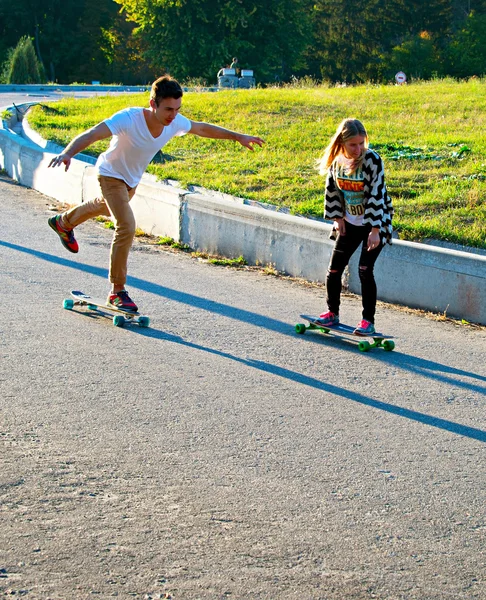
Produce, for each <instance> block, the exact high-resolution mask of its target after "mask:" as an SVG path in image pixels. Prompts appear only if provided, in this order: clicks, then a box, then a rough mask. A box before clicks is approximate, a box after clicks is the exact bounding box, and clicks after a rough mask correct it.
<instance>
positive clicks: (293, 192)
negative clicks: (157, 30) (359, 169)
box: [29, 79, 486, 248]
mask: <svg viewBox="0 0 486 600" xmlns="http://www.w3.org/2000/svg"><path fill="white" fill-rule="evenodd" d="M485 92H486V80H481V79H474V80H471V81H468V82H463V83H457V82H454V81H449V80H443V81H431V82H425V83H416V84H411V85H406V86H371V85H370V86H356V87H348V88H331V87H324V86H322V87H309V88H301V87H294V88H292V87H288V88H269V89H255V90H228V91H222V92H218V93H214V92H213V93H212V92H207V93H193V94H186V95H185V96H184V99H183V110H182V111H181V112H182V113H183V114H184V115H186V116H187V117H189V118H190V119H193V120H200V121H208V122H211V123H216V124H219V125H222V126H223V127H227V128H229V129H233V130H237V131H243V132H245V133H252V134H255V135H259V136H260V137H262V138H264V139H265V141H266V144H265V146H264V148H261V149H260V148H258V147H257V148H256V150H255V151H254V152H249V151H248V150H246V149H245V148H243V147H242V146H240V145H239V144H237V143H233V142H227V141H226V142H225V141H219V140H208V139H202V138H198V137H196V136H192V135H188V136H184V137H182V138H176V139H174V140H172V141H171V142H170V143H169V144H168V145H167V146H166V147H165V148H164V149H163V154H161V155H159V156H158V157H157V158H156V160H155V161H154V162H153V163H152V164H151V165H150V166H149V168H148V171H149V172H151V173H154V174H155V175H157V176H158V177H159V178H160V179H174V180H177V181H179V182H180V183H181V185H183V186H189V185H191V184H193V185H199V186H204V187H206V188H208V189H213V190H218V191H221V192H224V193H227V194H232V195H235V196H239V197H243V198H248V199H252V200H257V201H260V202H268V203H271V204H275V205H279V206H286V207H288V208H289V209H290V210H291V212H293V213H298V214H304V215H308V216H312V217H322V214H323V189H324V180H323V178H322V177H321V176H320V175H319V174H318V173H317V171H316V169H315V164H316V161H317V160H318V159H319V157H320V156H321V155H322V152H323V150H324V148H325V146H326V145H327V143H328V141H329V139H330V137H331V135H332V134H333V133H334V131H335V129H336V126H337V124H338V123H339V122H340V121H341V119H343V118H345V117H356V118H359V119H361V120H362V121H363V123H364V124H365V126H366V128H367V130H368V134H369V136H370V142H371V145H372V147H374V148H375V149H376V150H377V151H378V152H379V153H380V154H381V155H382V157H383V159H384V161H385V168H386V176H387V184H388V188H389V192H390V194H391V196H392V198H393V202H394V206H395V211H396V214H395V219H394V226H395V229H396V230H397V231H398V233H399V237H400V238H402V239H409V240H416V241H420V240H423V239H425V238H434V239H440V240H446V241H449V242H454V243H459V244H463V245H467V246H472V247H478V248H486V208H485V202H484V197H485V195H486V136H484V130H485V129H486V93H485ZM147 104H148V94H137V95H133V96H128V97H127V96H123V97H98V98H93V99H88V100H74V99H66V100H63V101H61V102H57V103H56V104H55V106H56V108H57V109H58V110H59V112H58V113H57V114H55V113H52V112H51V113H50V114H49V113H48V111H45V110H43V109H42V108H41V107H36V108H35V109H34V110H33V112H32V114H31V116H30V117H29V122H30V123H31V124H32V126H33V127H34V128H35V129H36V130H38V131H39V132H40V133H41V135H43V137H45V138H46V139H51V140H53V141H55V142H57V143H59V144H61V145H65V144H67V143H68V141H70V140H71V139H72V137H74V136H75V135H77V134H78V133H80V132H81V131H83V130H85V129H87V128H88V127H90V126H92V125H95V124H96V123H98V122H100V121H102V120H103V119H105V118H106V117H108V116H110V115H111V114H112V113H113V112H115V111H117V110H120V109H121V108H124V107H126V106H147ZM106 146H107V141H104V142H100V143H98V144H95V145H94V146H92V147H91V148H90V149H89V151H88V152H87V153H90V154H92V155H97V154H98V153H99V152H101V151H102V150H104V149H105V148H106Z"/></svg>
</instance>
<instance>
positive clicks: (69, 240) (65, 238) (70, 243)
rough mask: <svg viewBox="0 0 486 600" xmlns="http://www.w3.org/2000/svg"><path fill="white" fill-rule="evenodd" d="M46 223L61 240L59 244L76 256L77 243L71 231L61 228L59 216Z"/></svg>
mask: <svg viewBox="0 0 486 600" xmlns="http://www.w3.org/2000/svg"><path fill="white" fill-rule="evenodd" d="M47 222H48V223H49V227H50V228H51V229H53V230H54V231H55V232H56V233H57V235H58V236H59V238H60V239H61V244H62V245H63V246H64V248H66V250H69V252H73V253H74V254H76V252H78V251H79V246H78V242H77V241H76V238H75V237H74V233H73V230H72V229H64V227H62V226H61V215H55V216H54V217H51V218H50V219H48V220H47Z"/></svg>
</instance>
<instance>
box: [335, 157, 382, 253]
mask: <svg viewBox="0 0 486 600" xmlns="http://www.w3.org/2000/svg"><path fill="white" fill-rule="evenodd" d="M362 169H363V176H364V197H365V212H364V218H363V224H364V225H371V227H379V228H380V231H381V237H382V239H383V241H384V242H388V243H389V244H391V243H392V242H391V240H392V231H393V227H392V217H393V206H392V201H391V198H390V197H389V196H388V192H387V191H386V184H385V169H384V168H383V161H382V160H381V157H380V156H379V155H378V154H377V153H376V152H375V151H374V150H370V149H368V150H366V153H365V156H364V159H363V164H362ZM334 173H335V162H334V163H333V164H332V165H331V167H330V169H329V171H328V173H327V178H326V199H325V215H324V217H325V218H326V219H336V218H339V217H344V214H345V204H344V196H343V194H342V192H341V190H340V189H339V188H338V186H337V185H336V181H335V175H334Z"/></svg>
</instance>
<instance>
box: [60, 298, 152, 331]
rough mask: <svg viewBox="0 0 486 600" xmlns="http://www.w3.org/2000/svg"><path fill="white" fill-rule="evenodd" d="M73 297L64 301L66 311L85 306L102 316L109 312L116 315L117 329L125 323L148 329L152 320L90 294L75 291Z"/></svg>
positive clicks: (114, 322)
mask: <svg viewBox="0 0 486 600" xmlns="http://www.w3.org/2000/svg"><path fill="white" fill-rule="evenodd" d="M71 296H72V298H68V299H66V300H64V303H63V307H64V308H65V309H66V310H72V309H73V308H74V306H83V307H86V308H88V309H90V310H94V311H96V312H98V313H100V314H106V312H105V311H108V313H115V316H114V317H113V324H114V325H115V326H116V327H123V326H124V325H125V323H132V322H133V323H138V325H140V327H148V325H149V323H150V319H149V318H148V317H144V316H142V315H141V314H140V313H139V312H134V311H130V310H124V309H123V308H118V307H117V306H112V305H110V304H107V303H106V301H105V300H100V299H98V298H92V297H91V296H89V295H88V294H85V293H84V292H81V291H79V290H73V291H72V292H71Z"/></svg>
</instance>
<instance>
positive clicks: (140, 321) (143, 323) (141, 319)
mask: <svg viewBox="0 0 486 600" xmlns="http://www.w3.org/2000/svg"><path fill="white" fill-rule="evenodd" d="M149 323H150V319H149V318H148V317H139V319H138V324H139V325H140V327H148V326H149Z"/></svg>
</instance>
